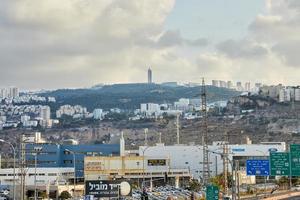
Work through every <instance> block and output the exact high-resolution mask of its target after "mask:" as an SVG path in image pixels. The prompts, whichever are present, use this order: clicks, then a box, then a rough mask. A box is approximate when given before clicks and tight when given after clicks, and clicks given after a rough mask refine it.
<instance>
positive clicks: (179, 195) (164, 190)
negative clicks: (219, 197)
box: [132, 185, 203, 200]
mask: <svg viewBox="0 0 300 200" xmlns="http://www.w3.org/2000/svg"><path fill="white" fill-rule="evenodd" d="M147 194H148V198H149V199H154V200H165V199H167V198H168V197H173V199H178V200H179V199H190V198H191V196H192V195H194V196H195V197H198V198H199V197H202V196H203V194H201V193H198V192H194V194H192V192H191V191H189V190H186V189H182V188H175V187H173V186H169V185H167V186H160V187H154V188H153V189H152V191H147ZM141 195H142V191H140V190H134V191H133V192H132V197H133V199H141Z"/></svg>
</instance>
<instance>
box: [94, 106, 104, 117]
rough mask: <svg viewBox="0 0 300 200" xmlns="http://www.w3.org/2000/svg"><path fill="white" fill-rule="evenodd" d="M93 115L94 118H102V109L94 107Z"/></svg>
mask: <svg viewBox="0 0 300 200" xmlns="http://www.w3.org/2000/svg"><path fill="white" fill-rule="evenodd" d="M93 117H94V119H102V118H103V110H102V109H99V108H97V109H95V110H94V111H93Z"/></svg>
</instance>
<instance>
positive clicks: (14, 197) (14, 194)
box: [0, 139, 16, 200]
mask: <svg viewBox="0 0 300 200" xmlns="http://www.w3.org/2000/svg"><path fill="white" fill-rule="evenodd" d="M0 142H2V143H6V144H8V145H10V147H11V148H12V150H13V154H14V181H13V199H14V200H15V199H16V150H15V147H14V145H13V144H12V143H10V142H7V141H5V140H3V139H0Z"/></svg>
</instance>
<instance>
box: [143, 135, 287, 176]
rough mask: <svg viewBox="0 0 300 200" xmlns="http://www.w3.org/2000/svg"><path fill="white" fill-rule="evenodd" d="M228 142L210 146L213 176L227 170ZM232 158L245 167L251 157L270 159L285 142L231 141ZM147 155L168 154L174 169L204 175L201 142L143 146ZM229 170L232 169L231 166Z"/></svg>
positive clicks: (229, 151) (230, 154) (283, 146)
mask: <svg viewBox="0 0 300 200" xmlns="http://www.w3.org/2000/svg"><path fill="white" fill-rule="evenodd" d="M224 144H225V143H224V142H222V141H221V142H213V144H212V145H208V150H209V171H210V175H211V176H215V175H217V174H220V173H222V172H223V169H224V168H223V158H222V157H221V154H223V152H224ZM227 148H228V159H229V160H230V161H233V160H239V165H240V168H242V169H245V163H246V160H247V159H268V156H269V152H271V151H277V152H284V151H285V150H286V145H285V143H284V142H263V143H259V144H251V142H249V143H248V144H228V145H227ZM143 154H144V155H145V157H157V156H165V157H168V158H169V161H170V168H174V169H176V168H180V169H187V170H189V171H190V173H191V175H192V176H193V177H194V178H196V179H201V178H202V170H203V164H202V162H203V146H201V145H183V144H179V145H172V146H166V145H164V144H156V145H155V146H140V147H139V155H143ZM228 170H229V172H230V171H232V170H231V167H230V165H229V166H228Z"/></svg>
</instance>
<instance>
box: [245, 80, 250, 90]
mask: <svg viewBox="0 0 300 200" xmlns="http://www.w3.org/2000/svg"><path fill="white" fill-rule="evenodd" d="M244 89H245V91H247V92H250V82H246V83H245V88H244Z"/></svg>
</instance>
